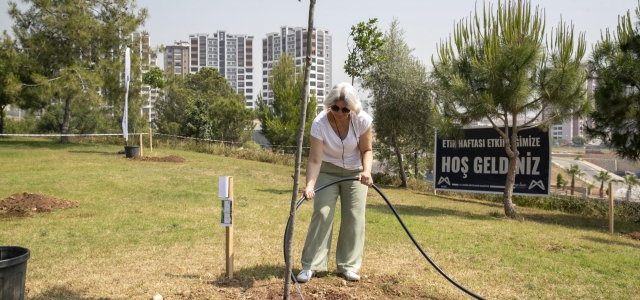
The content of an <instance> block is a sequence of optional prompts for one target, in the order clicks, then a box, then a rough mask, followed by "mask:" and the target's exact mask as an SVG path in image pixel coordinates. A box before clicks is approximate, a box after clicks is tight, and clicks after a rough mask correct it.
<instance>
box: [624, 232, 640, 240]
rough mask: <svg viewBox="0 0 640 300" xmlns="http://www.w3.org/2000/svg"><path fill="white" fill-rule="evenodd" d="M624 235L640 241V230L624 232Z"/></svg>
mask: <svg viewBox="0 0 640 300" xmlns="http://www.w3.org/2000/svg"><path fill="white" fill-rule="evenodd" d="M622 235H623V236H626V237H628V238H632V239H634V240H639V241H640V231H636V232H629V233H623V234H622Z"/></svg>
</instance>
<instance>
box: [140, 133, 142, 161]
mask: <svg viewBox="0 0 640 300" xmlns="http://www.w3.org/2000/svg"><path fill="white" fill-rule="evenodd" d="M140 156H142V133H141V134H140Z"/></svg>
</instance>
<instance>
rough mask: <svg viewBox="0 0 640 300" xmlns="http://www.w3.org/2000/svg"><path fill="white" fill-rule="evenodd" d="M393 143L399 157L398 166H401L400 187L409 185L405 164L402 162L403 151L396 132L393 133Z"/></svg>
mask: <svg viewBox="0 0 640 300" xmlns="http://www.w3.org/2000/svg"><path fill="white" fill-rule="evenodd" d="M391 143H393V151H394V152H395V153H396V157H397V158H398V166H399V167H400V180H401V181H402V182H401V183H400V187H407V175H406V174H405V173H404V164H403V162H402V153H400V148H399V147H398V140H397V139H396V134H395V133H393V134H391Z"/></svg>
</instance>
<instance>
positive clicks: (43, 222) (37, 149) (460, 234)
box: [0, 138, 640, 299]
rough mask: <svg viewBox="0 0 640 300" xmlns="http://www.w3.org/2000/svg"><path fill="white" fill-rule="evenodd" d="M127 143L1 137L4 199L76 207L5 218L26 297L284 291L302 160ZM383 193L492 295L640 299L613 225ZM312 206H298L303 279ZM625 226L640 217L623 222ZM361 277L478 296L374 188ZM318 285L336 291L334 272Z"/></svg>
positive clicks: (462, 273)
mask: <svg viewBox="0 0 640 300" xmlns="http://www.w3.org/2000/svg"><path fill="white" fill-rule="evenodd" d="M121 149H122V147H121V146H109V145H93V144H77V143H71V144H65V145H62V144H60V143H58V142H56V141H47V140H37V139H15V138H11V139H7V138H0V170H1V171H2V172H1V173H2V175H1V176H0V199H4V198H6V197H8V196H10V195H12V194H17V193H23V192H28V193H36V194H45V195H49V196H53V197H56V198H59V199H66V200H71V201H76V202H78V207H77V208H73V209H68V210H56V211H53V212H52V213H43V214H36V215H34V216H32V217H26V218H4V219H0V228H1V230H0V245H17V246H22V247H26V248H28V249H30V251H31V258H30V260H29V261H28V271H27V299H150V298H151V297H152V296H153V295H155V294H162V295H168V296H165V299H243V296H244V297H245V298H247V299H249V298H251V297H248V295H252V291H254V290H255V291H257V290H258V289H261V288H264V287H265V286H271V287H272V288H273V289H282V283H283V280H282V277H283V274H284V262H283V259H282V257H283V254H282V243H283V231H284V227H285V224H286V222H287V217H288V212H289V206H290V199H291V188H292V186H293V181H292V178H291V175H292V174H293V168H292V167H284V166H278V165H274V164H266V163H259V162H254V161H246V160H239V159H232V158H226V157H222V156H214V155H208V154H201V153H194V152H187V151H178V150H170V149H163V148H160V149H158V148H154V151H153V152H152V153H149V151H148V149H144V155H145V156H159V157H163V156H168V155H178V156H181V157H183V158H185V159H186V162H183V163H169V162H144V161H133V160H129V159H126V158H124V155H119V154H117V152H118V151H119V150H121ZM219 176H234V184H235V188H234V191H235V199H234V200H235V207H234V209H235V210H234V222H235V223H234V248H235V259H234V263H235V270H234V271H235V273H234V274H235V277H236V281H228V280H226V281H225V279H224V277H225V228H224V227H222V226H220V200H219V198H218V196H217V195H218V177H219ZM381 189H382V191H383V192H384V193H385V194H386V195H387V197H388V198H389V199H390V200H391V202H392V203H393V204H394V206H395V207H396V209H397V210H398V212H399V213H400V214H401V216H402V218H403V220H404V222H405V223H406V225H407V226H408V227H409V229H410V230H411V232H412V234H413V236H414V237H415V238H416V239H417V240H418V242H419V243H420V244H421V245H422V247H423V248H424V250H425V251H426V252H427V253H428V254H429V255H430V257H431V258H432V259H433V260H434V261H435V263H436V264H438V265H439V266H440V268H442V270H443V271H444V272H446V273H447V274H449V275H450V276H451V277H452V278H453V279H454V280H455V281H457V282H458V283H460V284H462V285H463V286H465V287H466V288H468V289H469V290H471V291H473V292H474V293H476V294H478V295H481V296H483V297H485V298H487V299H640V276H638V270H640V241H637V240H632V239H629V238H626V237H623V236H620V235H613V236H612V235H609V234H608V220H605V219H594V218H587V217H582V216H576V215H568V214H564V213H560V212H553V211H543V210H536V209H531V208H524V207H518V208H517V210H518V213H519V219H518V220H510V219H505V218H503V217H502V216H503V213H502V207H501V206H500V205H499V204H496V203H490V202H485V201H479V200H470V199H454V198H446V197H434V196H432V195H425V194H420V193H415V192H411V191H406V190H402V189H396V188H390V187H381ZM370 193H371V194H375V191H374V190H373V189H371V190H370ZM311 209H312V205H310V203H305V204H303V205H302V206H301V208H300V210H299V211H298V216H297V219H296V231H295V240H294V253H293V262H294V271H298V270H299V268H300V263H299V257H300V252H301V248H302V243H303V240H304V237H305V233H306V228H307V226H308V222H309V219H310V215H311ZM337 217H338V218H339V214H338V215H337ZM338 227H339V226H335V230H336V231H337V229H338ZM616 230H617V231H618V232H632V231H640V224H639V223H626V222H616ZM335 237H337V233H336V234H335V235H334V239H335ZM334 246H335V245H334ZM329 268H330V270H333V271H335V261H334V260H333V258H332V260H331V261H330V264H329ZM361 274H363V275H367V277H368V278H371V283H369V284H367V283H366V282H367V280H363V281H362V282H361V283H357V284H349V285H346V286H343V287H341V288H344V289H345V290H346V291H347V293H348V292H349V291H352V292H353V293H354V294H357V293H360V294H362V295H364V294H366V293H368V292H367V291H379V292H381V293H383V295H386V296H379V297H378V298H377V299H386V298H393V297H398V298H403V297H402V295H400V294H397V293H396V294H394V293H391V292H389V291H406V290H409V289H413V290H418V291H417V292H415V294H413V296H416V297H420V298H429V299H465V298H468V296H465V294H464V293H462V292H461V291H459V290H458V289H456V288H455V287H454V286H453V285H451V284H450V283H449V282H448V281H446V280H445V279H444V278H442V277H441V276H440V275H439V274H438V273H437V272H436V271H435V270H434V269H433V268H432V267H431V266H430V265H429V264H428V263H427V262H426V261H425V260H424V259H423V258H422V256H421V255H420V253H419V252H418V251H417V250H416V249H415V247H414V246H413V244H412V243H411V241H410V240H409V238H408V237H407V236H406V235H405V234H404V232H403V231H402V228H401V226H400V225H399V224H398V222H397V221H396V219H395V217H394V216H393V214H392V213H391V211H390V210H389V209H388V208H387V206H386V204H385V203H384V201H383V199H382V198H381V197H380V196H377V195H373V196H371V197H369V199H368V202H367V233H366V244H365V254H364V262H363V269H362V270H361ZM312 282H317V283H324V284H327V285H337V286H340V279H339V278H338V277H337V276H334V275H329V276H325V277H322V278H317V279H314V280H313V281H312ZM305 287H306V288H307V291H308V289H309V287H311V285H310V284H308V285H307V286H304V285H303V286H302V288H303V289H304V288H305ZM294 290H295V289H294ZM185 293H186V294H185ZM363 293H364V294H363ZM385 293H386V294H385ZM188 294H190V295H191V296H185V295H188ZM193 295H200V296H193ZM202 295H206V297H204V296H202ZM189 297H190V298H189ZM251 299H263V298H260V296H253V297H252V298H251ZM305 299H306V297H305ZM367 299H370V298H367Z"/></svg>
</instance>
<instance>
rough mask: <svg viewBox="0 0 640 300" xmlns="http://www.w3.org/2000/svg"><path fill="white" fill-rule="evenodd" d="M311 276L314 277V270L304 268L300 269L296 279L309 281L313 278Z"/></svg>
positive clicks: (302, 281)
mask: <svg viewBox="0 0 640 300" xmlns="http://www.w3.org/2000/svg"><path fill="white" fill-rule="evenodd" d="M311 277H313V271H311V270H302V271H300V273H298V276H297V277H296V281H298V282H301V283H304V282H308V281H309V280H311Z"/></svg>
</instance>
